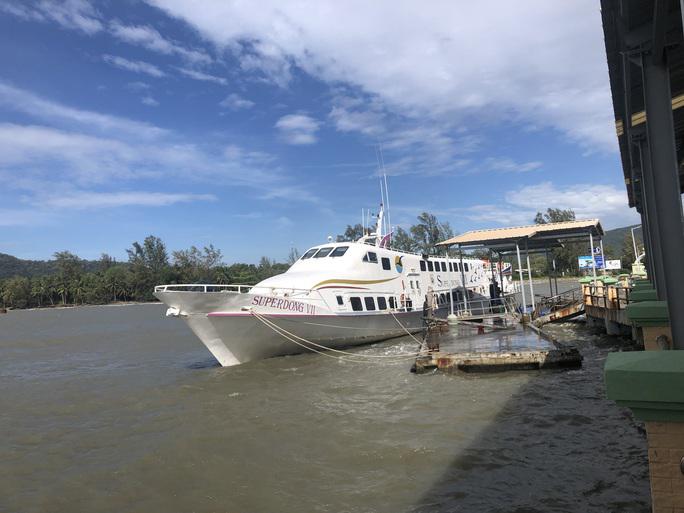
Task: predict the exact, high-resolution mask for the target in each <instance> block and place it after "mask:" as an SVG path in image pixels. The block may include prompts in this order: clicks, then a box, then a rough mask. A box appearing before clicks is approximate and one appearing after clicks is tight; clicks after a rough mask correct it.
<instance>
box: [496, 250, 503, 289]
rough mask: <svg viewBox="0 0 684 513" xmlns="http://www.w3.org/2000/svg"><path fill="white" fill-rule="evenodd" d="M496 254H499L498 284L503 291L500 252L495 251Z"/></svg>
mask: <svg viewBox="0 0 684 513" xmlns="http://www.w3.org/2000/svg"><path fill="white" fill-rule="evenodd" d="M496 254H497V255H499V286H500V287H501V292H502V293H504V284H503V262H502V261H501V253H499V252H498V251H497V252H496Z"/></svg>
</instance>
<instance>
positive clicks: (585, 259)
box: [577, 255, 603, 269]
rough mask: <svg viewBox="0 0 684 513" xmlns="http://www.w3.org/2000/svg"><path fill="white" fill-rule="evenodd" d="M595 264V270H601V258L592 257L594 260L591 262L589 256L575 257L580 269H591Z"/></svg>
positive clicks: (598, 256)
mask: <svg viewBox="0 0 684 513" xmlns="http://www.w3.org/2000/svg"><path fill="white" fill-rule="evenodd" d="M594 262H596V269H603V256H602V255H594V260H593V261H592V259H591V255H585V256H581V257H577V263H578V264H579V268H580V269H591V268H592V267H593V265H594Z"/></svg>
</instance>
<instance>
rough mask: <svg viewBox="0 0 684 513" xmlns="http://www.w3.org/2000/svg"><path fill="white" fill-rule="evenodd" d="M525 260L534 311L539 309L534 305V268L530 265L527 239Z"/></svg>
mask: <svg viewBox="0 0 684 513" xmlns="http://www.w3.org/2000/svg"><path fill="white" fill-rule="evenodd" d="M525 258H526V259H527V278H528V279H529V282H530V299H531V300H532V310H533V311H534V309H535V308H536V307H537V305H536V304H535V303H534V285H532V266H531V265H530V250H529V248H528V247H527V239H525Z"/></svg>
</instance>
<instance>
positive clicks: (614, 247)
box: [603, 224, 643, 258]
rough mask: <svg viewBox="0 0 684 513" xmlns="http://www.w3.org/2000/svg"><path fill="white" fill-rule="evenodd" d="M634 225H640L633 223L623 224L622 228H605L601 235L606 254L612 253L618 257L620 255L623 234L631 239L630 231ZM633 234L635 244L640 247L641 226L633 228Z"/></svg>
mask: <svg viewBox="0 0 684 513" xmlns="http://www.w3.org/2000/svg"><path fill="white" fill-rule="evenodd" d="M635 226H641V225H638V224H633V225H631V226H623V227H622V228H614V229H612V230H607V231H606V233H605V235H604V236H603V250H604V251H605V252H606V253H607V254H612V255H615V257H616V258H619V257H620V256H621V255H622V245H623V243H624V240H625V236H629V237H630V240H631V237H632V235H631V233H630V232H631V230H632V228H634V227H635ZM634 236H635V237H636V239H637V244H638V245H639V246H640V247H641V246H642V245H643V243H642V242H641V237H642V235H641V228H639V229H638V230H634ZM630 255H631V252H630Z"/></svg>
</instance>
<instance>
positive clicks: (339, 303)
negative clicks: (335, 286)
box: [337, 296, 344, 305]
mask: <svg viewBox="0 0 684 513" xmlns="http://www.w3.org/2000/svg"><path fill="white" fill-rule="evenodd" d="M337 304H338V305H343V304H344V299H342V296H337Z"/></svg>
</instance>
